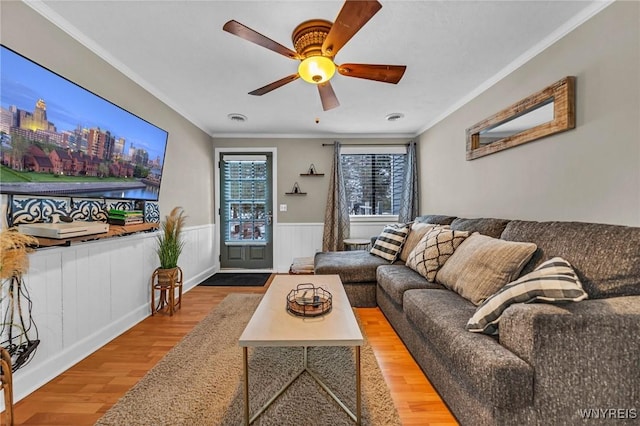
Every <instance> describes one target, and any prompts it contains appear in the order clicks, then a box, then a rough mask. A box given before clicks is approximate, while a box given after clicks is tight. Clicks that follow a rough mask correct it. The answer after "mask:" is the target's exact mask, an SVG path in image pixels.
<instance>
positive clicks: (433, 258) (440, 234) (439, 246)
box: [407, 227, 469, 282]
mask: <svg viewBox="0 0 640 426" xmlns="http://www.w3.org/2000/svg"><path fill="white" fill-rule="evenodd" d="M468 236H469V233H468V232H465V231H454V230H451V229H444V228H441V227H436V228H433V229H431V230H430V231H428V232H427V233H426V234H425V235H424V236H423V237H422V239H421V240H420V242H418V244H417V245H416V246H415V248H414V249H413V251H412V252H411V253H410V254H409V257H408V258H407V266H408V267H409V268H411V269H413V270H414V271H416V272H417V273H419V274H420V275H422V276H423V277H425V278H426V279H427V281H430V282H435V280H436V273H437V272H438V271H439V270H440V268H442V266H443V265H444V264H445V262H446V261H447V259H449V258H450V257H451V255H452V254H453V252H454V251H455V250H456V249H457V248H458V246H459V245H460V244H461V243H462V242H463V241H464V240H465V238H467V237H468Z"/></svg>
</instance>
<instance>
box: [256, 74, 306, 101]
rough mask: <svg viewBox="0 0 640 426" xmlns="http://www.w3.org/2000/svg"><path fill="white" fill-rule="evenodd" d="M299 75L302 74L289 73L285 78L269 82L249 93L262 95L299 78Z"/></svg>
mask: <svg viewBox="0 0 640 426" xmlns="http://www.w3.org/2000/svg"><path fill="white" fill-rule="evenodd" d="M299 77H300V75H299V74H298V73H296V74H291V75H288V76H286V77H285V78H281V79H280V80H278V81H274V82H273V83H269V84H267V85H266V86H264V87H261V88H259V89H256V90H254V91H253V92H249V94H250V95H254V96H262V95H264V94H265V93H269V92H270V91H272V90H275V89H277V88H278V87H282V86H284V85H285V84H287V83H291V82H292V81H294V80H297V79H298V78H299Z"/></svg>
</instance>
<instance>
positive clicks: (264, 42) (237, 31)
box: [222, 20, 299, 59]
mask: <svg viewBox="0 0 640 426" xmlns="http://www.w3.org/2000/svg"><path fill="white" fill-rule="evenodd" d="M222 29H223V30H225V31H226V32H228V33H231V34H233V35H236V36H238V37H240V38H243V39H245V40H247V41H250V42H252V43H255V44H258V45H260V46H262V47H266V48H267V49H269V50H273V51H274V52H276V53H279V54H281V55H283V56H286V57H287V58H290V59H299V56H298V54H297V53H296V52H294V51H293V50H291V49H289V48H288V47H285V46H283V45H281V44H280V43H278V42H275V41H273V40H271V39H270V38H268V37H265V36H263V35H262V34H260V33H259V32H257V31H255V30H252V29H251V28H249V27H247V26H246V25H243V24H241V23H240V22H238V21H234V20H231V21H229V22H227V23H226V24H224V26H223V27H222Z"/></svg>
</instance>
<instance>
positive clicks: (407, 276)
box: [376, 265, 444, 306]
mask: <svg viewBox="0 0 640 426" xmlns="http://www.w3.org/2000/svg"><path fill="white" fill-rule="evenodd" d="M376 275H377V281H378V288H379V289H382V291H384V292H385V293H386V294H387V295H388V296H389V297H390V298H391V300H393V301H394V302H395V303H397V304H398V305H400V306H402V296H403V295H404V292H405V291H407V290H412V289H416V288H439V289H444V287H442V286H441V285H440V284H437V283H430V282H429V281H427V280H425V279H424V277H423V276H422V275H420V274H418V273H417V272H416V271H413V270H411V269H409V268H407V267H406V266H404V265H382V266H378V270H377V271H376Z"/></svg>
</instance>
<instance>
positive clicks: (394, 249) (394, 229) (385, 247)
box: [370, 224, 410, 263]
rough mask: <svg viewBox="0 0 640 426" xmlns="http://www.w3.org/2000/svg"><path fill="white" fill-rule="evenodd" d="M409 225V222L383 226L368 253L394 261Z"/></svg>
mask: <svg viewBox="0 0 640 426" xmlns="http://www.w3.org/2000/svg"><path fill="white" fill-rule="evenodd" d="M409 226H410V225H409V224H393V225H387V226H385V227H384V229H383V230H382V232H381V233H380V235H378V238H376V242H375V243H374V244H373V247H371V251H370V253H371V254H373V255H376V256H378V257H381V258H383V259H385V260H388V261H389V262H390V263H393V262H395V261H396V259H397V258H398V256H400V252H401V251H402V246H403V245H404V240H406V239H407V235H409Z"/></svg>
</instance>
